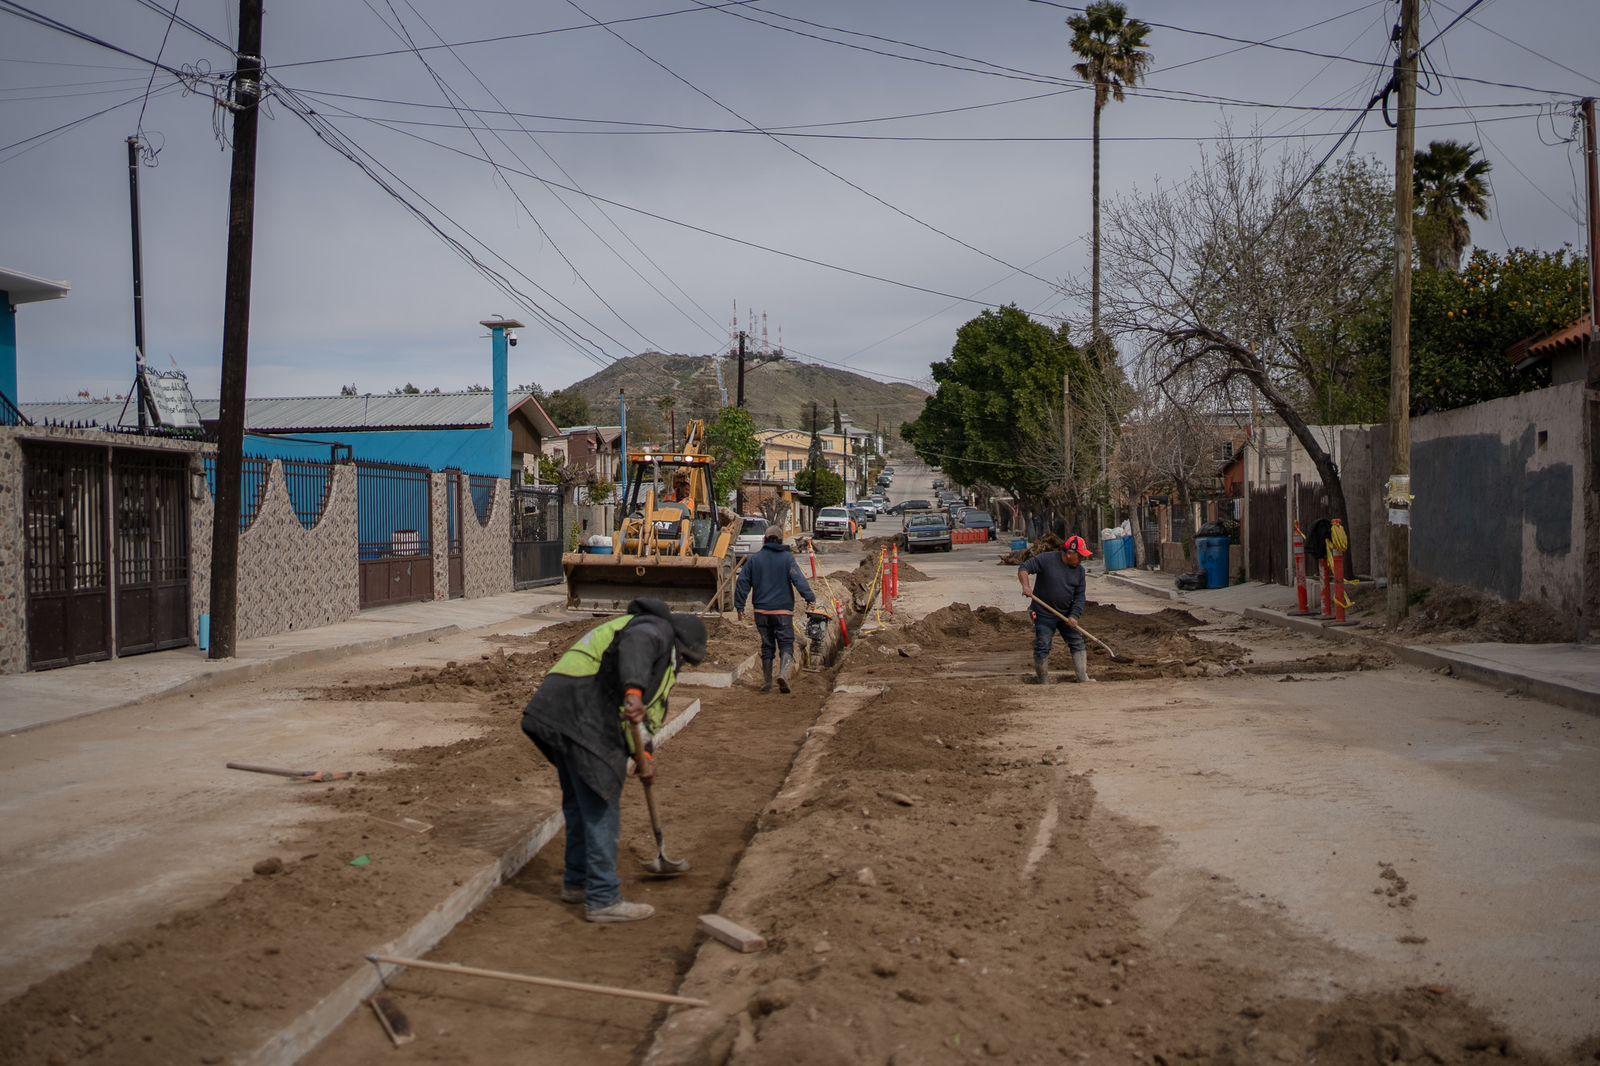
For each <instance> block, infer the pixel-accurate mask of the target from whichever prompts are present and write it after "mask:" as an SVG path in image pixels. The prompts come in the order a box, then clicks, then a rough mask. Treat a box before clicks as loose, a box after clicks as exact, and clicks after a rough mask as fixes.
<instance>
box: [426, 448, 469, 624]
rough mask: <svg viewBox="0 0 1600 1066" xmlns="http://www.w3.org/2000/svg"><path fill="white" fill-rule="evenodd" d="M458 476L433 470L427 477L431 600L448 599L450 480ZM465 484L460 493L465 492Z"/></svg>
mask: <svg viewBox="0 0 1600 1066" xmlns="http://www.w3.org/2000/svg"><path fill="white" fill-rule="evenodd" d="M460 476H461V475H459V474H453V475H452V474H446V473H441V472H440V471H437V470H435V471H434V472H433V473H431V474H429V475H428V518H429V521H430V522H431V523H432V524H433V532H432V533H431V534H430V538H431V540H432V541H433V598H434V599H436V600H448V599H449V598H450V478H451V477H457V478H459V477H460ZM466 490H467V487H466V485H465V484H463V485H462V486H461V491H462V492H466Z"/></svg>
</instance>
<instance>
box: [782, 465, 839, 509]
mask: <svg viewBox="0 0 1600 1066" xmlns="http://www.w3.org/2000/svg"><path fill="white" fill-rule="evenodd" d="M794 487H795V489H796V490H797V491H799V492H801V493H803V494H805V495H806V496H808V497H809V498H810V500H811V506H812V508H813V509H815V508H818V507H835V506H837V505H839V504H841V503H843V502H844V478H842V477H840V476H839V475H838V474H835V473H834V472H833V471H832V470H829V469H828V468H826V467H821V466H819V467H815V468H813V469H810V470H802V471H800V473H798V474H796V475H795V478H794Z"/></svg>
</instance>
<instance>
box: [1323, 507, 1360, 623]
mask: <svg viewBox="0 0 1600 1066" xmlns="http://www.w3.org/2000/svg"><path fill="white" fill-rule="evenodd" d="M1349 543H1350V541H1349V538H1348V536H1347V535H1346V534H1345V531H1344V523H1343V522H1341V521H1340V520H1339V519H1337V518H1335V519H1334V520H1333V536H1332V541H1331V543H1330V544H1329V547H1330V549H1331V554H1332V556H1333V561H1332V570H1333V589H1332V592H1331V595H1330V598H1331V600H1332V601H1333V621H1331V622H1328V623H1327V625H1330V626H1353V625H1355V624H1356V623H1355V622H1352V621H1351V620H1350V619H1348V618H1346V617H1345V609H1346V608H1347V607H1353V606H1355V605H1354V604H1353V603H1351V602H1350V598H1349V597H1348V596H1346V595H1345V591H1344V552H1343V551H1342V550H1340V548H1339V545H1340V544H1345V545H1348V544H1349Z"/></svg>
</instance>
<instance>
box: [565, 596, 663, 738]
mask: <svg viewBox="0 0 1600 1066" xmlns="http://www.w3.org/2000/svg"><path fill="white" fill-rule="evenodd" d="M637 617H639V616H638V615H632V614H625V615H622V616H621V617H620V618H613V619H611V621H609V622H604V623H602V624H601V625H598V626H596V627H595V628H593V629H591V630H590V631H589V632H588V633H587V634H585V635H584V637H583V639H582V640H579V641H578V642H577V643H576V644H574V645H573V646H572V647H570V648H568V649H567V653H566V654H565V655H563V656H562V657H561V658H559V659H557V660H556V664H555V665H554V666H552V667H551V668H550V672H551V673H552V674H561V675H562V676H564V677H593V676H595V675H596V674H598V673H599V672H600V660H601V659H602V658H604V657H605V654H606V650H607V649H609V648H610V647H611V644H612V642H613V641H615V640H616V639H617V634H618V633H621V632H622V631H623V629H625V628H627V625H628V623H629V622H632V621H633V620H634V619H635V618H637ZM677 680H678V649H677V647H676V646H674V647H673V648H672V650H671V651H670V652H668V657H667V669H666V672H665V673H663V674H662V675H661V684H660V685H658V686H656V691H655V694H654V695H652V696H651V697H650V698H649V699H647V700H646V701H645V705H644V727H645V729H647V730H649V731H650V734H651V735H652V736H654V735H655V734H656V733H658V732H660V730H661V726H662V723H664V722H665V721H666V720H667V696H668V695H669V694H670V693H671V692H672V686H673V685H674V684H676V683H677ZM617 716H618V718H619V719H621V716H622V708H621V706H618V708H617ZM625 722H626V720H625V719H624V720H622V721H621V722H619V724H618V728H619V729H621V730H622V739H623V741H624V742H625V743H626V744H627V745H628V752H629V753H630V754H634V755H636V754H638V753H637V752H635V751H634V750H633V731H632V730H630V729H628V728H627V726H626V724H625Z"/></svg>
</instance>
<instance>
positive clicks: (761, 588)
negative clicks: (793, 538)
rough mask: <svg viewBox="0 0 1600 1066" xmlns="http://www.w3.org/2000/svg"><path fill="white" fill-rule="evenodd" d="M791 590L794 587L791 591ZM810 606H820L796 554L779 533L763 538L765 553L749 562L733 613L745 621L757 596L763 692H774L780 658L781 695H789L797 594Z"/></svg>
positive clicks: (736, 590)
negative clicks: (775, 668) (774, 662)
mask: <svg viewBox="0 0 1600 1066" xmlns="http://www.w3.org/2000/svg"><path fill="white" fill-rule="evenodd" d="M791 586H793V587H792V588H791ZM795 590H798V591H799V593H800V595H801V597H802V598H803V599H804V600H805V601H806V603H807V604H815V603H816V602H817V594H816V593H815V592H812V591H811V583H810V582H809V581H807V580H806V575H805V574H803V573H801V572H800V564H799V563H798V562H796V561H795V557H794V553H793V552H792V551H790V550H789V546H788V545H787V544H785V543H784V542H783V534H782V533H778V532H776V531H773V532H770V533H768V534H767V535H766V536H765V537H763V538H761V550H760V551H758V552H756V553H755V554H754V555H752V556H751V557H750V558H749V559H746V560H745V564H744V566H743V567H742V568H740V570H739V580H738V581H737V582H735V583H734V586H733V609H734V611H735V613H737V614H738V616H739V620H740V621H741V622H742V621H744V604H745V600H747V599H748V598H749V597H750V595H751V593H752V592H754V594H755V605H754V611H753V613H754V614H755V619H756V631H757V632H759V633H760V634H761V691H762V692H771V691H772V660H773V656H774V654H776V655H777V656H778V658H779V665H778V691H779V692H783V693H787V692H788V691H789V675H790V674H791V673H792V672H793V670H794V593H795Z"/></svg>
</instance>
